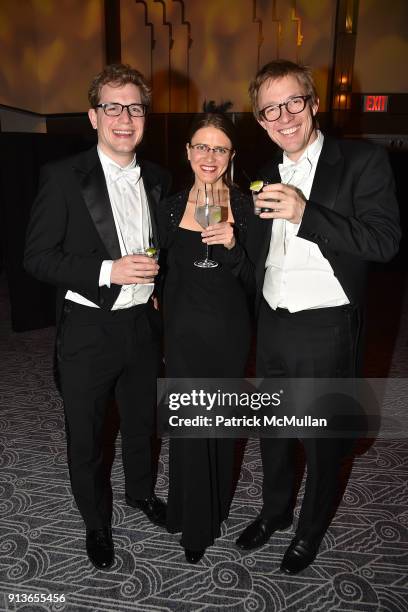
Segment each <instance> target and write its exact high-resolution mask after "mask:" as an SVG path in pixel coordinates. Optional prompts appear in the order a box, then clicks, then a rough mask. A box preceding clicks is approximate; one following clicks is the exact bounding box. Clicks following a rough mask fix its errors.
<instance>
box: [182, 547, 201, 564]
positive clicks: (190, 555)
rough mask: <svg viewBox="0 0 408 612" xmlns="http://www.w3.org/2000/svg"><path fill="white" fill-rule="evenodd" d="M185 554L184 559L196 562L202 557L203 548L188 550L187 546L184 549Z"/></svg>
mask: <svg viewBox="0 0 408 612" xmlns="http://www.w3.org/2000/svg"><path fill="white" fill-rule="evenodd" d="M184 552H185V555H186V561H188V562H189V563H198V562H199V561H200V559H202V558H203V557H204V553H205V548H203V549H202V550H189V549H188V548H185V549H184Z"/></svg>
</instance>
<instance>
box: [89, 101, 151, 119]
mask: <svg viewBox="0 0 408 612" xmlns="http://www.w3.org/2000/svg"><path fill="white" fill-rule="evenodd" d="M96 108H102V109H103V112H104V113H105V115H108V117H119V115H121V114H122V113H123V109H125V108H126V110H127V112H128V113H129V115H130V116H131V117H144V116H145V114H146V111H147V104H139V103H138V102H137V103H136V102H135V103H134V104H120V103H119V102H104V103H103V104H97V105H96Z"/></svg>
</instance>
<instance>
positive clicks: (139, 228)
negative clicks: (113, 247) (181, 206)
mask: <svg viewBox="0 0 408 612" xmlns="http://www.w3.org/2000/svg"><path fill="white" fill-rule="evenodd" d="M98 155H99V159H100V161H101V164H102V169H103V172H104V174H105V179H106V185H107V188H108V194H109V199H110V204H111V207H112V213H113V219H114V221H115V228H116V232H117V236H118V240H119V245H120V252H121V255H122V257H123V256H124V255H131V254H132V253H134V252H135V251H137V250H139V249H144V248H147V247H148V246H150V245H149V237H150V236H151V221H150V212H149V205H148V202H147V196H146V192H145V189H144V185H143V180H142V179H141V178H140V167H139V166H137V165H136V156H134V158H133V160H132V161H131V163H130V164H129V165H128V166H126V167H125V168H122V167H121V166H119V164H117V163H116V162H114V161H113V160H112V159H111V158H110V157H108V156H107V155H106V154H105V153H103V152H102V151H101V150H100V148H99V147H98ZM112 264H113V261H112V260H105V261H103V262H102V266H101V270H100V275H99V286H100V287H102V286H103V285H106V286H107V287H110V277H111V271H112ZM153 289H154V284H153V283H149V284H146V285H138V284H134V285H122V288H121V291H120V293H119V295H118V297H117V299H116V301H115V303H114V305H113V307H112V310H119V309H123V308H130V307H131V306H136V305H138V304H145V303H146V302H147V301H148V299H149V298H150V296H151V294H152V293H153ZM65 299H67V300H71V301H73V302H76V303H78V304H82V305H83V306H90V307H92V308H99V306H98V305H97V304H95V303H94V302H91V301H90V300H88V299H86V298H85V297H84V296H83V295H81V294H79V293H75V292H73V291H67V293H66V295H65Z"/></svg>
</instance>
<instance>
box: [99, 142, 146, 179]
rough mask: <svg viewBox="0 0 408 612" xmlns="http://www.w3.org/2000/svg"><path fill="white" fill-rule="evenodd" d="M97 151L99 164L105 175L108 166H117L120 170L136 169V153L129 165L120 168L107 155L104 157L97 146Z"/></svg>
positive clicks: (104, 154)
mask: <svg viewBox="0 0 408 612" xmlns="http://www.w3.org/2000/svg"><path fill="white" fill-rule="evenodd" d="M97 151H98V155H99V159H100V162H101V164H102V168H103V171H104V172H105V173H106V171H107V169H108V167H109V166H110V165H113V166H117V167H118V168H120V169H121V170H130V169H131V168H135V167H136V165H137V164H136V153H135V154H134V156H133V159H132V161H131V162H130V164H128V165H127V166H125V167H124V168H123V167H122V166H120V165H119V164H118V163H117V162H115V161H114V160H113V159H112V158H111V157H109V155H106V153H104V152H103V151H102V150H101V149H100V147H99V146H97Z"/></svg>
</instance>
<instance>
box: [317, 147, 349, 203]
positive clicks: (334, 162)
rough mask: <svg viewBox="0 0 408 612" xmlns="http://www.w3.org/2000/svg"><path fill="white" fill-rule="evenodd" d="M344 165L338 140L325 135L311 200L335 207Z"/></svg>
mask: <svg viewBox="0 0 408 612" xmlns="http://www.w3.org/2000/svg"><path fill="white" fill-rule="evenodd" d="M343 166H344V159H343V156H342V154H341V152H340V149H339V147H338V145H337V143H336V141H335V140H332V139H331V138H327V137H326V136H325V138H324V142H323V148H322V152H321V153H320V157H319V161H318V162H317V168H316V174H315V176H314V179H313V186H312V191H311V192H310V200H312V201H313V202H316V203H317V204H320V205H322V206H326V207H327V208H333V207H334V205H335V203H336V199H337V193H338V190H339V187H340V181H341V176H342V173H343Z"/></svg>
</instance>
